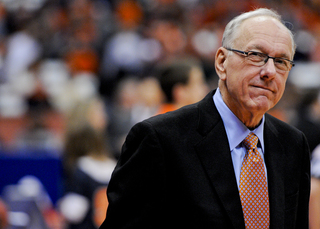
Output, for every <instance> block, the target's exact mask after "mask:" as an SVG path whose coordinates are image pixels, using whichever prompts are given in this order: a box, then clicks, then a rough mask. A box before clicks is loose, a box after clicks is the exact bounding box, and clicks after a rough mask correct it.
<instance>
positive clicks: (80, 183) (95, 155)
mask: <svg viewBox="0 0 320 229" xmlns="http://www.w3.org/2000/svg"><path fill="white" fill-rule="evenodd" d="M108 122H109V118H108V115H107V113H106V107H105V104H104V101H103V100H102V98H100V97H92V98H89V99H86V100H83V101H79V102H78V103H76V104H75V105H74V106H73V107H72V108H71V109H70V111H69V113H68V115H67V123H66V134H65V144H64V154H63V164H64V172H65V196H64V197H63V198H62V200H61V202H60V207H59V208H60V211H61V213H62V214H63V215H64V217H65V218H66V221H67V222H68V225H69V227H68V228H70V229H73V228H95V227H97V226H98V225H99V223H101V222H100V221H101V220H99V217H98V216H95V214H98V215H99V214H101V213H100V212H101V211H102V212H103V213H102V214H104V213H105V211H106V208H104V209H102V210H101V208H97V209H96V208H95V205H99V201H98V202H97V200H95V199H96V197H95V195H96V192H97V193H100V192H101V190H104V191H105V188H106V187H107V185H108V183H109V179H110V176H111V172H112V171H113V168H114V166H115V161H114V159H113V157H112V153H111V152H110V151H109V147H108V144H109V139H108V137H107V136H106V128H107V125H108ZM99 190H100V191H99ZM101 201H104V202H103V203H105V200H101ZM99 209H100V210H99ZM96 221H97V222H96Z"/></svg>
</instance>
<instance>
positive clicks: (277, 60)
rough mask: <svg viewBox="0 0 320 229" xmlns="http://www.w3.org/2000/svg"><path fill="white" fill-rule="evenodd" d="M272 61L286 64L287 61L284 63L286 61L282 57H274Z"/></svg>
mask: <svg viewBox="0 0 320 229" xmlns="http://www.w3.org/2000/svg"><path fill="white" fill-rule="evenodd" d="M274 62H275V63H276V64H283V65H286V64H287V63H286V61H285V60H283V59H277V58H276V59H274Z"/></svg>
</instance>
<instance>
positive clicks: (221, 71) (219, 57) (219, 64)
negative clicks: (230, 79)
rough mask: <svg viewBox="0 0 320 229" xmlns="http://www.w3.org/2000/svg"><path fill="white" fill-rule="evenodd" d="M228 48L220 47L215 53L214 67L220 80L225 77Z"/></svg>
mask: <svg viewBox="0 0 320 229" xmlns="http://www.w3.org/2000/svg"><path fill="white" fill-rule="evenodd" d="M227 55H228V50H226V49H225V48H223V47H220V48H219V49H218V51H217V53H216V59H215V68H216V72H217V74H218V76H219V78H220V79H221V80H225V79H226V75H227V74H226V73H227V72H226V67H225V66H226V60H227Z"/></svg>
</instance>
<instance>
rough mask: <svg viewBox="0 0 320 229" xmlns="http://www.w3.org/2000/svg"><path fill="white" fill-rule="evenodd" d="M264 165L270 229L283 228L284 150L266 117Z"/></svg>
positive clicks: (275, 131)
mask: <svg viewBox="0 0 320 229" xmlns="http://www.w3.org/2000/svg"><path fill="white" fill-rule="evenodd" d="M264 140H265V142H264V144H265V155H264V157H265V163H266V167H267V174H268V188H269V204H270V228H284V206H285V199H284V196H285V194H284V179H285V178H284V177H283V174H284V171H283V170H284V168H283V164H284V149H283V146H282V145H281V143H280V142H279V141H278V132H277V130H276V129H275V128H274V126H273V124H272V123H271V121H270V119H268V115H266V123H265V129H264Z"/></svg>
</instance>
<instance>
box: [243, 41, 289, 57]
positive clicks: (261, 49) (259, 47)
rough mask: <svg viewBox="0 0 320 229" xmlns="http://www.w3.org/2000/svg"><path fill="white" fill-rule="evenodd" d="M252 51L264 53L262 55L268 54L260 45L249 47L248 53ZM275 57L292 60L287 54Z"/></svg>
mask: <svg viewBox="0 0 320 229" xmlns="http://www.w3.org/2000/svg"><path fill="white" fill-rule="evenodd" d="M252 49H257V50H259V51H260V52H262V53H267V51H266V49H265V48H263V47H262V46H261V45H258V44H254V45H252V46H249V47H248V51H250V50H252ZM275 57H279V58H284V59H288V60H291V58H290V56H288V54H286V53H281V54H278V55H276V56H275Z"/></svg>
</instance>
